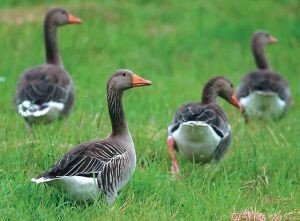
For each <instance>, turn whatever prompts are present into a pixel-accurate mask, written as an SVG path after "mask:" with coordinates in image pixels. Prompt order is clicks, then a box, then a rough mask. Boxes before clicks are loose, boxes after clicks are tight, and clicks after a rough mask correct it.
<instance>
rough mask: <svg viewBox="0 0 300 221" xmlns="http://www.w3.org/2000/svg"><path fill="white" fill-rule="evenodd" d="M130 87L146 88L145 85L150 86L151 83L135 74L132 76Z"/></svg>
mask: <svg viewBox="0 0 300 221" xmlns="http://www.w3.org/2000/svg"><path fill="white" fill-rule="evenodd" d="M131 83H132V86H133V87H139V86H147V85H151V84H152V82H151V81H148V80H146V79H143V78H141V77H140V76H138V75H136V74H132V81H131Z"/></svg>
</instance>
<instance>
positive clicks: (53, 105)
mask: <svg viewBox="0 0 300 221" xmlns="http://www.w3.org/2000/svg"><path fill="white" fill-rule="evenodd" d="M64 106H65V105H64V104H63V103H60V102H55V101H49V102H47V103H44V104H42V105H37V104H33V103H32V102H30V101H28V100H25V101H23V102H22V103H21V104H19V105H18V113H19V114H20V115H21V116H23V117H26V118H30V117H36V118H38V117H43V116H45V117H47V118H48V120H54V119H57V118H58V117H59V115H60V113H61V112H62V110H63V109H64Z"/></svg>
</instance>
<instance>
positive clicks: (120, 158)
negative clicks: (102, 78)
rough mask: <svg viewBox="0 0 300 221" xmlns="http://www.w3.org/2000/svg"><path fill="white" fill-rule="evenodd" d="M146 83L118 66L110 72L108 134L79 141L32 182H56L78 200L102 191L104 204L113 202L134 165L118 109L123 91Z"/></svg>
mask: <svg viewBox="0 0 300 221" xmlns="http://www.w3.org/2000/svg"><path fill="white" fill-rule="evenodd" d="M146 85H151V81H148V80H144V79H142V78H140V77H139V76H137V75H135V74H133V73H132V72H131V71H129V70H122V69H121V70H118V71H117V72H116V73H115V74H113V75H112V76H111V78H110V79H109V81H108V84H107V103H108V110H109V115H110V120H111V125H112V132H111V133H110V135H109V136H108V137H107V138H105V139H103V140H93V141H88V142H85V143H82V144H79V145H78V146H76V147H74V148H73V149H72V150H71V151H69V152H67V153H66V154H65V155H64V156H63V157H62V158H61V159H60V160H58V161H57V162H56V164H55V165H54V166H53V167H52V168H51V169H50V170H49V171H47V172H45V173H43V174H41V175H39V176H37V177H36V178H33V179H32V181H33V182H36V183H49V184H56V185H58V186H59V187H60V188H62V189H64V190H66V191H67V192H69V193H70V195H73V196H74V197H75V198H76V199H78V200H89V199H93V198H95V197H96V196H97V195H98V194H99V193H102V194H104V195H105V196H106V201H107V202H108V203H112V202H114V200H115V199H116V197H117V194H118V191H119V190H120V189H121V188H122V187H123V186H124V185H125V184H126V183H127V182H128V181H129V179H130V178H131V176H132V174H133V172H134V169H135V165H136V155H135V149H134V144H133V141H132V138H131V135H130V132H129V130H128V127H127V123H126V120H125V115H124V112H123V108H122V96H123V91H125V90H127V89H129V88H132V87H138V86H146Z"/></svg>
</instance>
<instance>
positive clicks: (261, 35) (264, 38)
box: [252, 31, 278, 46]
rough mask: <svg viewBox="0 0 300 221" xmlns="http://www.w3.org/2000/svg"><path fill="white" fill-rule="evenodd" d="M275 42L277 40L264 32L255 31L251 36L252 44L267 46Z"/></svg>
mask: <svg viewBox="0 0 300 221" xmlns="http://www.w3.org/2000/svg"><path fill="white" fill-rule="evenodd" d="M277 42H278V40H277V38H275V37H273V36H272V35H270V34H269V33H268V32H266V31H256V32H255V33H254V34H253V36H252V44H259V45H261V46H265V45H268V44H276V43H277Z"/></svg>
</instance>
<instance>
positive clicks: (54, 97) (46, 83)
mask: <svg viewBox="0 0 300 221" xmlns="http://www.w3.org/2000/svg"><path fill="white" fill-rule="evenodd" d="M76 23H81V20H80V19H79V18H76V17H75V16H73V15H71V14H69V13H68V12H67V11H66V10H64V9H61V8H55V9H52V10H49V11H48V13H47V15H46V18H45V21H44V37H45V49H46V63H45V64H42V65H40V66H37V67H34V68H32V69H29V70H27V71H25V72H24V73H23V74H22V75H21V78H20V80H19V83H18V85H17V90H16V94H15V104H16V106H17V111H18V113H19V114H20V115H21V116H22V117H24V118H25V121H26V123H27V125H28V126H31V124H33V123H37V122H43V123H49V122H51V121H53V120H55V119H58V118H60V117H62V116H67V115H68V114H69V113H70V111H71V108H72V105H73V102H74V89H73V83H72V79H71V78H70V76H69V74H68V73H67V71H66V70H65V69H64V66H63V63H62V60H61V58H60V54H59V50H58V47H57V43H56V29H57V27H59V26H62V25H65V24H76Z"/></svg>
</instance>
